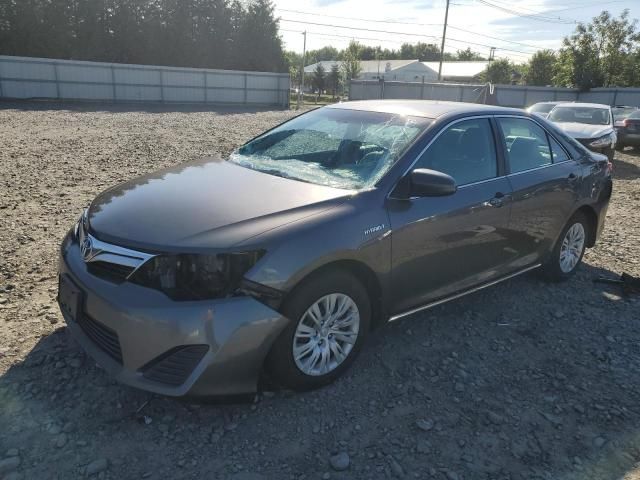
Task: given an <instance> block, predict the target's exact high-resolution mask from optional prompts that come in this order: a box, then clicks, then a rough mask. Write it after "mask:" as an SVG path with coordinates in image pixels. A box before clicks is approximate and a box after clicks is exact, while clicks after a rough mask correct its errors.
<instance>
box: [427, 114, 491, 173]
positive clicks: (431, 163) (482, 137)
mask: <svg viewBox="0 0 640 480" xmlns="http://www.w3.org/2000/svg"><path fill="white" fill-rule="evenodd" d="M415 168H430V169H431V170H437V171H439V172H443V173H446V174H447V175H451V176H452V177H453V178H454V179H455V181H456V183H457V184H458V185H465V184H468V183H473V182H479V181H481V180H487V179H489V178H494V177H496V176H497V175H498V167H497V160H496V149H495V145H494V141H493V133H492V130H491V125H490V123H489V120H488V119H486V118H478V119H475V120H464V121H462V122H458V123H455V124H454V125H452V126H450V127H448V128H447V129H446V130H445V131H444V132H442V133H441V134H440V136H439V137H438V138H437V139H436V140H435V141H434V142H433V143H432V144H431V146H430V147H429V149H428V150H427V151H426V152H425V153H424V155H423V156H422V157H421V158H420V159H419V160H418V162H417V163H416V165H415Z"/></svg>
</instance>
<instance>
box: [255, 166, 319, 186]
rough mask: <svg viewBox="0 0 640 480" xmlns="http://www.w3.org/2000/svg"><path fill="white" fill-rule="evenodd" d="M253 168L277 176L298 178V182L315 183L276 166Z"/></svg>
mask: <svg viewBox="0 0 640 480" xmlns="http://www.w3.org/2000/svg"><path fill="white" fill-rule="evenodd" d="M252 168H253V169H254V170H257V171H258V172H262V173H267V174H269V175H273V176H276V177H282V178H286V179H288V180H297V181H298V182H304V183H313V182H310V181H309V180H304V179H302V178H298V177H294V176H293V175H289V174H288V173H285V172H283V171H281V170H277V169H275V168H255V167H252Z"/></svg>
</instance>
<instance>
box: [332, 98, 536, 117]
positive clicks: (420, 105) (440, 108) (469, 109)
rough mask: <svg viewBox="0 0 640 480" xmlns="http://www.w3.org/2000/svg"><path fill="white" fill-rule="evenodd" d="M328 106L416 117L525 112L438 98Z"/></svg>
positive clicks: (368, 101)
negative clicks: (439, 99) (445, 100)
mask: <svg viewBox="0 0 640 480" xmlns="http://www.w3.org/2000/svg"><path fill="white" fill-rule="evenodd" d="M327 108H335V109H344V110H362V111H367V112H381V113H391V114H395V115H409V116H414V117H425V118H438V117H440V116H442V115H447V114H455V113H472V114H473V113H484V114H500V113H517V114H520V115H521V114H523V113H524V112H523V111H522V110H521V109H519V108H507V107H497V106H495V105H482V104H478V103H465V102H442V101H438V100H357V101H353V102H342V103H334V104H333V105H328V106H327Z"/></svg>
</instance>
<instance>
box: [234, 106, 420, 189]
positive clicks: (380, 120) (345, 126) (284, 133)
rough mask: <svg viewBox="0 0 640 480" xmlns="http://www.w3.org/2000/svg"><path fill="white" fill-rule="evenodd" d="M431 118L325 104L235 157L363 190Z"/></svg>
mask: <svg viewBox="0 0 640 480" xmlns="http://www.w3.org/2000/svg"><path fill="white" fill-rule="evenodd" d="M430 123H431V119H427V118H419V117H408V116H402V115H393V114H389V113H380V112H367V111H360V110H345V109H333V108H321V109H318V110H314V111H312V112H309V113H307V114H305V115H301V116H299V117H297V118H294V119H293V120H291V121H289V122H287V123H285V124H283V125H280V126H279V127H277V128H275V129H273V130H271V131H269V132H267V133H265V134H264V135H261V136H260V137H258V138H256V139H254V140H252V141H250V142H249V143H247V144H245V145H243V146H242V147H240V148H239V149H238V150H236V151H235V152H234V153H232V154H231V157H230V159H229V160H230V161H231V162H234V163H237V164H238V165H241V166H243V167H247V168H251V169H253V170H258V171H261V172H265V173H269V174H271V175H278V176H281V177H285V178H291V179H294V180H299V181H303V182H309V183H315V184H319V185H327V186H330V187H336V188H344V189H350V190H359V189H362V188H367V187H370V186H372V185H374V184H375V183H376V182H377V181H378V180H379V179H380V178H381V177H382V176H383V175H384V174H385V173H386V172H387V170H389V168H390V167H391V166H392V165H393V163H394V162H395V161H396V160H397V159H398V157H399V156H400V154H401V153H402V152H403V151H404V149H405V148H407V147H408V146H409V145H410V144H411V142H412V141H413V140H414V139H415V138H416V137H417V136H418V135H419V134H420V133H421V132H422V131H424V129H425V128H426V127H427V125H429V124H430Z"/></svg>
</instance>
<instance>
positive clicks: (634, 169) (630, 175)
mask: <svg viewBox="0 0 640 480" xmlns="http://www.w3.org/2000/svg"><path fill="white" fill-rule="evenodd" d="M629 157H631V158H633V159H634V160H636V161H637V162H638V164H636V163H633V162H630V161H628V160H629ZM639 164H640V151H637V150H628V149H627V150H625V151H624V152H623V155H620V154H619V152H616V156H615V158H614V159H613V175H614V177H615V178H619V179H622V180H635V179H636V178H640V166H638V165H639Z"/></svg>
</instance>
